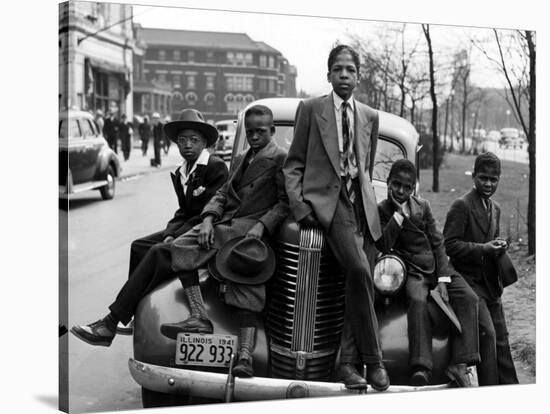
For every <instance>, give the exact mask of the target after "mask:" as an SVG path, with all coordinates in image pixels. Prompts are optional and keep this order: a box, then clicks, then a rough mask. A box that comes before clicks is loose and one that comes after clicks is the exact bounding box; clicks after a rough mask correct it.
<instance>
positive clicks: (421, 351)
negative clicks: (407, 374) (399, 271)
mask: <svg viewBox="0 0 550 414" xmlns="http://www.w3.org/2000/svg"><path fill="white" fill-rule="evenodd" d="M405 287H406V292H407V301H408V308H407V332H408V336H409V366H410V367H411V368H412V369H413V370H416V369H419V368H422V369H426V370H428V371H431V370H432V365H433V363H432V323H431V321H430V315H429V313H428V280H427V278H425V277H424V276H422V275H416V274H410V275H409V277H408V278H407V284H406V286H405Z"/></svg>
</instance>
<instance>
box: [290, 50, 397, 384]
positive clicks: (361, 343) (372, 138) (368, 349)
mask: <svg viewBox="0 0 550 414" xmlns="http://www.w3.org/2000/svg"><path fill="white" fill-rule="evenodd" d="M327 80H328V81H329V82H330V83H331V85H332V87H333V91H332V93H330V94H329V95H325V96H321V97H318V98H313V99H309V100H306V101H303V102H301V103H300V105H299V106H298V109H297V112H296V122H295V127H294V140H293V141H292V145H291V147H290V150H289V153H288V157H287V160H286V163H285V166H284V173H285V184H286V191H287V194H288V197H289V202H290V208H291V210H292V213H293V214H294V218H295V219H296V221H298V223H299V224H300V226H303V227H312V226H320V227H322V228H323V230H324V232H325V236H326V240H327V243H328V245H329V247H330V249H331V251H332V253H333V255H334V257H335V258H336V260H337V261H338V264H339V265H340V267H341V269H342V270H343V272H344V276H345V280H346V288H345V292H346V293H345V295H346V299H345V300H346V310H345V318H344V332H343V344H342V356H341V358H340V361H341V364H340V367H339V369H338V376H339V377H340V379H341V380H343V382H344V383H345V385H346V387H348V388H365V387H366V385H367V382H366V381H365V379H363V378H362V377H361V376H360V375H359V374H358V372H357V370H356V368H355V366H354V364H353V362H354V360H353V358H354V356H353V355H351V353H352V352H348V351H349V350H354V349H355V345H357V348H358V349H357V350H358V352H359V355H360V357H361V359H362V361H363V362H364V363H366V364H367V379H368V380H369V382H370V383H371V385H372V386H373V387H374V388H375V389H377V390H380V391H383V390H386V389H387V388H388V387H389V377H388V374H387V372H386V369H385V367H384V365H383V363H382V351H381V348H380V344H379V340H378V321H377V319H376V314H375V312H374V284H373V280H372V275H371V269H370V268H371V266H370V264H369V258H368V257H367V254H366V253H365V251H366V250H367V251H368V250H373V249H372V247H373V244H374V242H373V240H377V239H378V238H379V237H380V235H381V230H380V219H379V217H378V210H377V206H376V199H375V196H374V190H373V188H372V184H371V176H372V165H373V159H374V154H375V153H376V142H377V137H378V113H377V112H376V111H375V110H373V109H371V108H369V107H368V106H366V105H364V104H362V103H360V102H358V101H355V100H354V99H353V96H352V94H353V89H354V88H355V86H356V85H357V82H358V80H359V56H358V54H357V52H355V51H354V50H353V49H352V48H350V47H349V46H346V45H339V46H336V47H335V48H334V49H332V51H331V52H330V54H329V58H328V73H327Z"/></svg>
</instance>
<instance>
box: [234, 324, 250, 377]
mask: <svg viewBox="0 0 550 414" xmlns="http://www.w3.org/2000/svg"><path fill="white" fill-rule="evenodd" d="M255 346H256V328H255V327H246V328H240V329H239V359H238V361H237V364H236V365H235V366H234V367H233V376H235V377H244V378H248V377H252V376H254V367H253V363H254V362H253V359H252V351H254V347H255Z"/></svg>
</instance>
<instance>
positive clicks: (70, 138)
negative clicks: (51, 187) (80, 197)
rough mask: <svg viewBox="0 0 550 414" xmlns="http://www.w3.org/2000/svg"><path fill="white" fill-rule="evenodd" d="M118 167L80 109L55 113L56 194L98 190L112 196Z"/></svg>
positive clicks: (85, 113) (105, 196)
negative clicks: (57, 117)
mask: <svg viewBox="0 0 550 414" xmlns="http://www.w3.org/2000/svg"><path fill="white" fill-rule="evenodd" d="M120 171H121V167H120V162H119V160H118V158H117V156H116V154H115V153H114V152H113V150H111V148H109V145H108V144H107V141H106V140H105V138H104V137H103V134H102V132H101V131H99V128H98V126H97V124H96V122H95V121H94V117H93V116H92V114H90V113H88V112H83V111H73V110H69V111H64V112H61V113H60V114H59V195H60V196H61V197H66V196H67V195H68V194H72V193H79V192H82V191H87V190H99V192H100V194H101V197H102V198H103V199H104V200H109V199H112V198H113V197H114V196H115V181H116V178H117V177H118V176H119V175H120Z"/></svg>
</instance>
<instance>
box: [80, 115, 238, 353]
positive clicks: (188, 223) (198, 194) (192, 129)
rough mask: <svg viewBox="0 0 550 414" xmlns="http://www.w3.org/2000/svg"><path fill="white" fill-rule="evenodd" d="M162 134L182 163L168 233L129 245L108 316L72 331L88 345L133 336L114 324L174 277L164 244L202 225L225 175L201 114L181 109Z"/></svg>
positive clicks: (175, 179)
mask: <svg viewBox="0 0 550 414" xmlns="http://www.w3.org/2000/svg"><path fill="white" fill-rule="evenodd" d="M165 133H166V136H167V137H169V138H170V139H171V140H173V141H174V142H176V144H177V145H178V149H179V151H180V154H181V156H182V158H183V162H182V165H181V166H180V167H178V169H177V170H176V171H175V173H172V174H171V177H172V183H173V185H174V190H175V192H176V195H177V198H178V204H179V208H178V210H177V211H176V212H175V214H174V217H173V218H172V219H171V220H170V221H169V222H168V224H167V226H166V229H164V230H163V231H160V232H156V233H153V234H150V235H148V236H145V237H143V238H140V239H138V240H135V241H134V242H133V243H132V245H131V248H130V266H129V277H128V281H127V282H126V284H125V285H124V286H123V288H122V289H121V291H120V292H119V294H118V296H117V299H116V300H115V302H114V303H113V304H112V305H111V307H110V309H111V313H110V314H109V315H108V316H107V317H105V318H103V319H101V320H100V321H98V322H96V323H94V324H91V325H84V326H75V327H73V328H72V329H71V331H72V332H73V333H74V334H75V335H76V336H78V337H79V338H80V339H82V340H84V341H86V342H88V343H90V344H92V345H104V346H109V345H110V344H111V342H112V339H113V338H114V333H115V330H116V331H118V333H122V334H130V333H132V328H131V327H127V328H124V327H122V326H119V327H118V328H116V325H117V323H118V322H121V323H122V324H125V325H127V324H128V323H129V322H130V320H131V319H132V316H133V314H134V311H135V307H136V306H137V304H138V303H139V301H140V300H141V298H142V297H143V296H144V295H145V294H147V293H148V292H149V291H150V290H152V289H153V288H154V287H156V286H157V285H158V284H159V283H161V282H162V281H164V280H168V279H170V278H173V277H175V275H174V273H173V272H172V269H171V267H170V250H169V247H168V243H170V242H171V241H173V240H174V238H176V237H178V236H179V235H181V234H183V233H185V232H186V231H188V230H189V229H191V228H192V227H193V226H194V225H196V224H197V223H200V221H201V218H200V213H201V211H202V209H203V208H204V206H205V205H206V203H207V202H208V200H210V198H212V196H213V195H214V194H215V193H216V191H217V190H218V189H219V188H220V187H221V186H222V185H223V184H224V183H225V182H226V180H227V177H228V175H229V173H228V170H227V167H226V165H225V162H224V161H222V160H221V159H219V158H217V157H215V156H213V155H210V153H209V152H208V150H206V148H207V146H209V145H212V144H213V143H214V142H216V140H217V138H218V131H217V130H216V128H215V127H214V126H212V125H210V124H208V123H206V122H204V119H203V117H202V114H201V113H200V112H199V111H197V110H195V109H184V110H183V111H182V112H181V114H180V117H179V119H178V120H177V121H174V122H170V123H168V124H166V125H165ZM113 325H114V327H115V328H113Z"/></svg>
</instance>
